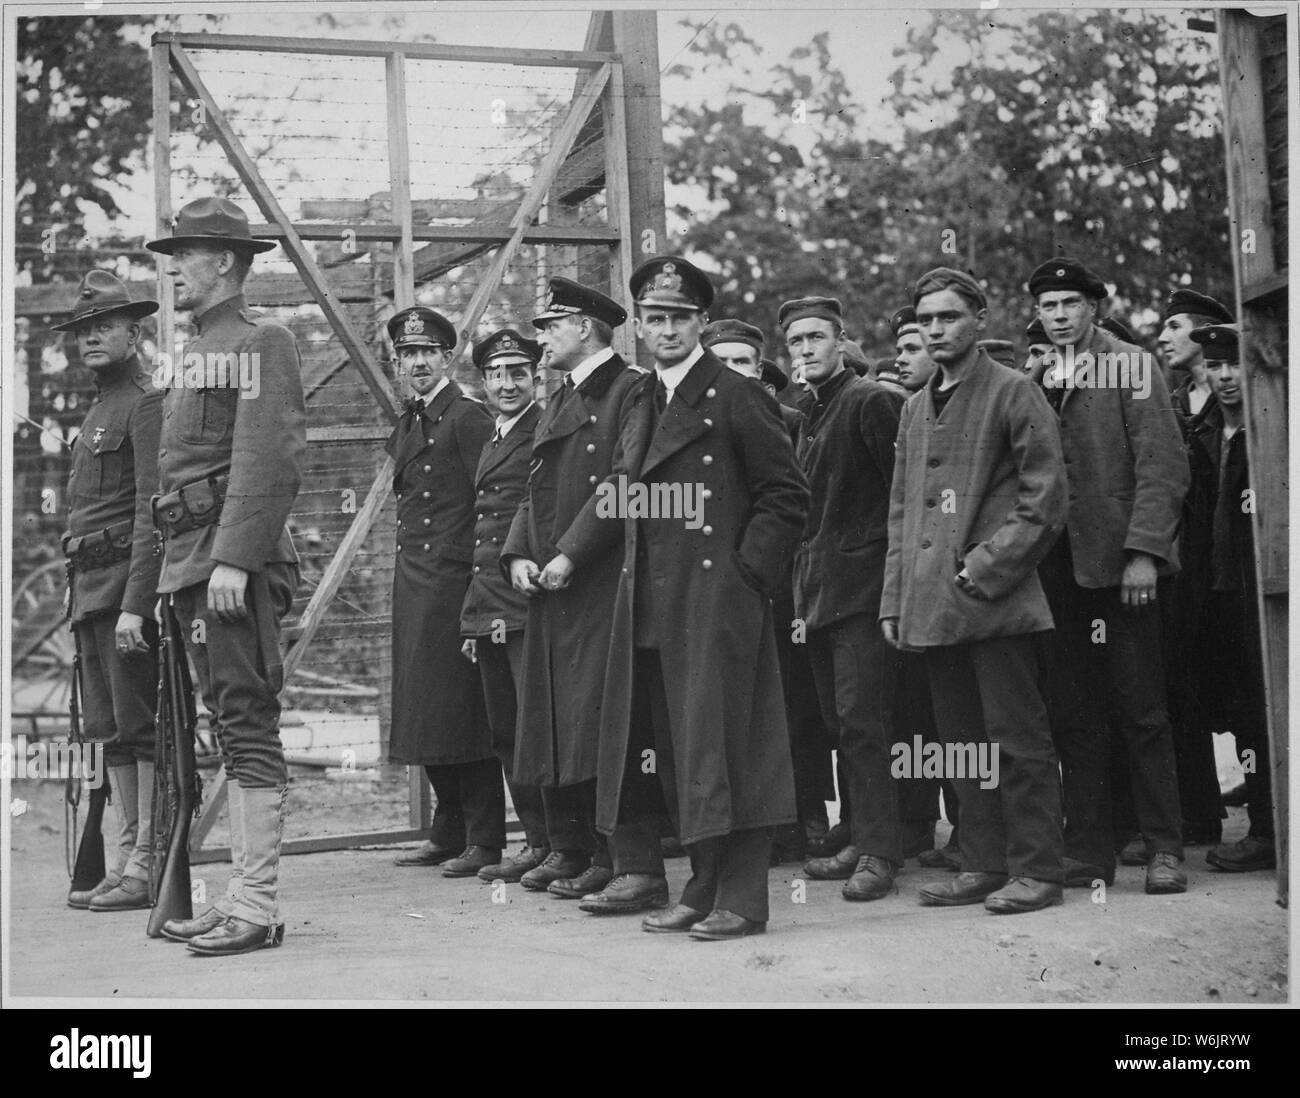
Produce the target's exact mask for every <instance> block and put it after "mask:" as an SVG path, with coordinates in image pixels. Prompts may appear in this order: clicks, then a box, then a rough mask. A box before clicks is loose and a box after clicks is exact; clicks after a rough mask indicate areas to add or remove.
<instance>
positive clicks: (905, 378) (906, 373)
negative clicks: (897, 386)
mask: <svg viewBox="0 0 1300 1098" xmlns="http://www.w3.org/2000/svg"><path fill="white" fill-rule="evenodd" d="M894 347H895V348H896V350H897V352H898V353H897V354H896V355H894V365H895V366H897V367H898V380H899V381H900V382H902V385H903V388H904V389H906V390H907V391H908V392H909V393H914V392H916V391H917V390H918V389H922V388H924V387H925V383H926V382H927V381H929V380H930V378H931V376H933V374H934V370H935V365H934V359H932V358H931V357H930V356H929V355H928V354H926V352H925V340H923V339H922V338H921V333H920V332H904V333H903V334H902V335H901V336H899V337H898V339H897V340H896V341H895V343H894Z"/></svg>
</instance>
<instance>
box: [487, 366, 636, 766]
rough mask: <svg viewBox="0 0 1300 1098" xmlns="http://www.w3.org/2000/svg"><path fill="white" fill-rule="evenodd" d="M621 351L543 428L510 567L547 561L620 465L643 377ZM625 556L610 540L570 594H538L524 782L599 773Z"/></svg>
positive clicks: (527, 672) (527, 669)
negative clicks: (622, 434) (624, 432)
mask: <svg viewBox="0 0 1300 1098" xmlns="http://www.w3.org/2000/svg"><path fill="white" fill-rule="evenodd" d="M643 376H644V375H642V374H641V373H640V372H638V371H637V370H634V369H632V368H631V367H630V366H628V365H627V363H626V362H624V361H623V359H622V358H620V357H619V356H618V355H615V356H614V357H613V358H611V359H610V360H609V361H608V362H605V363H602V364H601V365H600V366H599V367H597V368H596V370H595V371H594V372H593V373H592V374H591V376H590V377H588V378H586V379H585V380H584V381H583V383H582V384H581V385H579V386H578V387H577V389H575V390H574V392H572V393H571V394H570V395H569V397H568V398H567V399H566V400H565V401H564V403H563V405H562V406H559V407H558V409H557V406H556V404H555V403H554V402H552V404H550V405H549V406H548V407H547V409H546V411H545V412H543V413H542V417H541V419H540V421H539V422H538V425H537V428H536V430H535V432H534V434H533V455H532V468H531V471H530V474H529V477H528V485H527V487H526V489H525V491H524V498H523V500H522V502H521V503H520V505H519V510H518V511H517V512H516V514H515V516H514V520H513V522H512V523H511V524H510V533H509V534H508V535H507V537H506V544H505V548H504V550H503V551H502V553H501V557H500V560H501V568H502V571H503V572H504V573H506V574H507V575H508V574H509V567H510V561H511V560H513V559H515V558H516V557H523V558H525V559H527V560H531V561H534V562H536V564H537V566H538V567H539V568H545V567H546V565H547V564H548V563H549V562H550V561H551V560H552V559H554V557H555V555H556V554H557V553H558V552H560V549H559V542H560V539H561V538H562V537H563V535H564V533H565V531H567V530H568V529H569V526H570V525H571V524H572V523H573V520H574V519H575V518H576V517H577V515H578V513H579V512H580V511H581V510H582V508H583V505H584V504H585V503H586V502H587V501H588V500H589V499H591V497H592V495H593V493H594V492H595V491H596V485H597V484H598V483H600V481H601V480H603V479H604V478H605V477H606V476H607V475H608V474H609V471H610V468H611V467H612V465H613V462H614V447H615V445H616V443H617V441H618V436H619V425H620V423H621V422H622V420H623V417H624V415H625V405H626V402H627V399H628V394H629V393H630V392H631V390H632V388H633V387H634V386H635V385H636V383H637V380H638V379H639V378H641V377H643ZM619 564H620V559H619V554H618V551H617V549H616V548H615V547H613V546H611V547H609V548H608V549H607V550H606V551H605V552H604V553H603V554H601V555H600V556H599V557H598V558H596V559H594V560H591V561H589V562H588V565H589V566H588V567H586V568H584V569H583V572H582V574H581V575H577V576H575V577H574V579H573V582H572V583H571V584H570V585H569V586H568V587H566V588H565V589H564V590H562V591H547V592H545V593H544V594H541V595H537V596H535V597H534V598H531V599H529V600H528V615H527V624H526V626H525V629H524V652H523V660H522V664H521V668H520V686H519V724H518V729H517V735H516V738H515V780H516V781H519V782H522V783H525V784H528V785H539V786H567V785H575V784H577V783H578V782H583V781H590V780H591V779H592V778H594V777H595V776H596V742H597V738H598V737H599V734H600V701H601V689H602V686H603V684H604V680H605V660H606V658H607V657H608V656H609V631H610V623H611V619H612V614H613V606H614V592H615V589H616V588H617V586H618V576H619Z"/></svg>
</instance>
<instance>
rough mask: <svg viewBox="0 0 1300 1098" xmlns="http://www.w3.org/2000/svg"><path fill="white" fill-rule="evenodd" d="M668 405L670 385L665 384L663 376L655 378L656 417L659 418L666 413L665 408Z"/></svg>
mask: <svg viewBox="0 0 1300 1098" xmlns="http://www.w3.org/2000/svg"><path fill="white" fill-rule="evenodd" d="M667 407H668V386H666V385H665V384H664V379H663V378H661V377H660V378H656V379H655V417H656V418H658V417H659V416H662V415H663V414H664V409H665V408H667Z"/></svg>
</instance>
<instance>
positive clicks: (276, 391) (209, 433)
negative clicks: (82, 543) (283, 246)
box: [158, 294, 307, 592]
mask: <svg viewBox="0 0 1300 1098" xmlns="http://www.w3.org/2000/svg"><path fill="white" fill-rule="evenodd" d="M196 321H197V327H198V330H199V335H198V338H196V339H194V340H193V341H192V342H191V343H190V344H189V345H188V346H187V347H186V349H185V357H184V360H183V362H182V363H179V364H178V366H179V367H180V368H179V369H178V371H177V373H179V374H180V375H181V376H180V377H179V378H177V377H173V380H172V385H171V388H169V389H168V390H167V392H166V395H165V396H164V398H163V423H162V439H161V443H162V444H161V447H160V449H159V451H158V478H159V488H160V490H161V492H162V494H163V495H166V494H168V493H170V492H174V491H175V490H176V489H178V488H182V487H184V486H186V485H189V484H193V483H195V482H200V481H204V480H206V479H207V478H209V477H220V476H226V475H228V476H229V478H230V479H229V484H228V485H227V488H226V500H225V506H224V507H223V508H222V511H221V519H220V521H219V522H218V523H216V524H215V525H208V526H201V527H199V528H198V529H195V530H190V531H188V532H186V533H183V534H179V535H177V536H176V537H174V538H170V539H168V541H167V543H166V545H165V548H164V552H163V567H162V577H161V580H160V583H159V590H160V591H164V592H167V591H179V590H181V589H182V588H184V587H189V586H191V585H192V584H195V583H205V582H207V579H208V577H209V576H210V575H212V570H213V568H214V567H215V566H216V565H218V564H229V565H233V566H234V567H236V568H242V569H244V571H246V572H258V571H261V570H262V569H263V568H264V567H265V566H266V565H267V564H270V563H272V562H275V561H286V562H289V563H292V564H296V563H297V561H298V557H297V554H296V553H295V552H294V548H293V539H292V538H291V537H290V536H289V532H288V530H287V529H286V527H285V523H286V522H287V521H288V518H289V511H290V509H291V508H292V507H293V501H294V499H295V498H296V497H297V495H298V487H299V484H300V483H301V479H302V473H301V467H302V460H303V452H304V451H305V450H306V447H307V413H306V408H305V405H304V402H303V393H302V374H301V367H300V364H299V359H298V348H297V345H296V344H295V343H294V338H293V333H292V332H290V331H289V329H288V328H286V327H285V326H284V325H283V324H279V323H276V322H275V321H273V320H269V319H266V318H265V317H263V316H262V315H261V314H260V313H256V312H253V311H252V310H250V309H249V308H248V305H247V303H246V302H245V300H244V296H243V295H242V294H237V295H235V296H234V297H231V298H227V299H226V300H225V301H223V302H221V303H220V304H218V305H214V306H213V307H212V308H211V309H209V310H208V311H207V312H205V313H204V314H203V315H202V316H200V317H197V318H196ZM221 363H225V364H226V366H227V370H226V373H227V376H226V378H225V379H224V384H222V383H221V382H222V380H223V379H222V378H221V377H220V375H219V372H218V370H217V369H216V367H217V366H219V365H220V364H221ZM241 371H242V372H243V373H244V374H245V375H246V376H248V377H251V378H254V379H256V382H257V385H256V387H253V386H251V385H250V386H249V387H248V388H247V389H246V390H243V391H241V388H240V385H239V377H240V372H241ZM201 382H215V384H203V385H200V383H201Z"/></svg>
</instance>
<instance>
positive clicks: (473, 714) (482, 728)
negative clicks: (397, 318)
mask: <svg viewBox="0 0 1300 1098" xmlns="http://www.w3.org/2000/svg"><path fill="white" fill-rule="evenodd" d="M491 434H492V417H491V416H490V415H489V414H488V413H487V411H486V409H484V407H483V406H482V405H481V404H479V403H477V402H476V401H473V400H470V399H469V398H468V397H466V396H462V395H461V392H460V389H459V387H458V386H457V385H456V384H455V383H454V382H451V381H448V383H447V384H446V385H444V386H443V388H442V389H441V390H440V391H439V392H438V394H437V395H436V396H435V397H434V398H433V400H432V401H431V402H430V403H429V405H428V406H427V407H426V408H425V409H424V410H423V411H422V412H420V413H418V414H417V413H416V412H415V411H413V410H408V411H407V412H405V413H404V414H403V416H402V418H401V419H400V420H399V421H398V424H397V428H396V429H395V430H394V431H393V434H392V435H391V437H390V438H389V439H388V443H387V445H386V446H385V449H386V450H387V452H388V454H389V456H390V457H391V458H392V459H393V462H394V465H395V466H396V471H395V472H394V475H393V490H394V491H395V492H396V493H397V557H396V560H395V562H394V565H393V723H392V732H391V736H390V740H389V758H390V759H391V760H392V761H393V762H399V763H408V764H411V765H421V766H429V765H443V764H453V763H465V762H476V761H478V760H480V759H487V758H491V757H492V740H491V736H490V734H489V732H488V726H487V720H486V718H485V716H484V710H483V687H482V683H481V682H480V679H479V674H478V671H477V669H476V668H475V667H474V665H473V664H472V663H470V661H469V660H467V659H466V658H465V657H464V656H463V655H462V654H461V651H460V649H461V644H462V641H461V631H460V614H461V607H462V606H463V605H464V603H465V593H466V590H467V589H468V587H469V580H470V574H471V569H472V567H473V557H474V516H475V513H476V512H475V503H476V502H477V501H478V500H480V499H483V498H484V497H485V496H486V494H487V492H486V489H483V490H482V494H481V495H480V494H479V493H480V490H479V489H476V488H475V486H474V470H475V468H476V467H477V465H478V460H479V455H480V454H481V453H482V452H483V446H484V444H485V443H486V442H487V441H488V439H489V438H490V437H491ZM512 434H513V432H512Z"/></svg>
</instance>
